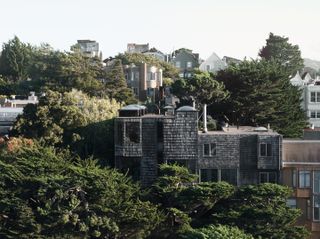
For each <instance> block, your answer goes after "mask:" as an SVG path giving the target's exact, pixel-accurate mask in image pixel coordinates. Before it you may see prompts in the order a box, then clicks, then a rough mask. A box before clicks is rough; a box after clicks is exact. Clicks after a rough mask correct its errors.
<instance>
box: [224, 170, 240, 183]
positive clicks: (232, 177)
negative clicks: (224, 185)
mask: <svg viewBox="0 0 320 239" xmlns="http://www.w3.org/2000/svg"><path fill="white" fill-rule="evenodd" d="M221 181H226V182H228V183H230V184H233V185H237V170H236V169H221Z"/></svg>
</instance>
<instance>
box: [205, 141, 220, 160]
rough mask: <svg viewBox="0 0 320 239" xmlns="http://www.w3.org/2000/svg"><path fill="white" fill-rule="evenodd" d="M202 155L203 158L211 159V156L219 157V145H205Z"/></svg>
mask: <svg viewBox="0 0 320 239" xmlns="http://www.w3.org/2000/svg"><path fill="white" fill-rule="evenodd" d="M206 146H207V147H208V148H207V149H206ZM207 150H208V151H207ZM206 152H208V153H206ZM202 154H203V157H211V156H215V155H217V144H216V143H203V146H202Z"/></svg>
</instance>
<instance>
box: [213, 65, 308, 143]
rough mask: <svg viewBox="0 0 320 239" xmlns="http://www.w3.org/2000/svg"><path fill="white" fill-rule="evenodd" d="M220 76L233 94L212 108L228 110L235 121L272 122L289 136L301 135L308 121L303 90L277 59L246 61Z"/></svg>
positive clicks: (258, 123)
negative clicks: (293, 82) (303, 106)
mask: <svg viewBox="0 0 320 239" xmlns="http://www.w3.org/2000/svg"><path fill="white" fill-rule="evenodd" d="M217 80H218V81H219V82H222V83H224V85H225V87H226V90H228V91H229V93H230V97H229V98H228V99H227V100H225V101H223V102H222V103H221V104H215V105H213V107H212V108H211V112H214V113H215V114H219V113H220V114H221V113H222V114H224V115H226V116H227V118H228V119H229V123H231V124H235V125H251V126H267V124H270V125H271V127H272V128H273V129H275V130H276V131H277V132H278V133H280V134H283V135H284V136H285V137H299V136H301V134H302V130H303V128H304V127H306V125H307V119H306V116H305V114H304V112H303V110H302V108H301V97H300V96H301V90H300V89H298V88H297V87H295V86H292V85H291V84H290V82H289V76H288V73H287V72H286V71H285V70H284V69H283V67H282V66H281V65H279V64H278V63H277V62H275V61H265V60H261V61H243V62H242V63H240V64H238V65H233V66H230V67H229V68H227V69H226V70H224V71H219V73H218V75H217Z"/></svg>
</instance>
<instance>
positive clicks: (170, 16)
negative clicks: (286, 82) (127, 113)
mask: <svg viewBox="0 0 320 239" xmlns="http://www.w3.org/2000/svg"><path fill="white" fill-rule="evenodd" d="M0 9H1V11H0V23H1V24H0V44H1V45H2V44H3V43H4V42H7V41H8V40H9V39H12V38H13V36H14V35H17V36H18V37H19V38H20V39H21V40H22V41H23V42H29V43H31V44H35V45H39V44H40V43H42V42H44V43H49V44H50V45H51V46H52V47H53V48H55V49H59V50H69V49H70V46H71V45H73V44H75V43H76V41H77V40H78V39H91V40H96V41H98V42H99V44H100V50H101V51H102V52H103V57H104V58H107V57H109V56H114V55H115V54H117V53H119V52H123V51H125V50H126V46H127V43H149V44H150V46H151V47H156V48H157V49H159V50H161V51H162V52H164V53H169V52H171V51H172V50H173V49H178V48H181V47H186V48H189V49H192V50H193V51H194V52H196V53H200V57H201V58H202V59H205V58H207V57H208V56H209V55H211V53H212V52H216V53H217V54H218V55H219V56H220V57H223V56H224V55H227V56H231V57H236V58H239V59H243V58H244V57H248V58H256V57H257V54H258V51H259V49H260V48H261V47H262V46H263V45H264V44H265V39H266V38H267V37H268V35H269V32H273V33H274V34H277V35H281V36H287V37H289V40H290V42H291V43H293V44H298V45H299V47H300V50H301V52H302V57H306V58H311V59H316V60H320V30H319V24H320V1H319V0H219V1H218V0H113V1H111V0H0Z"/></svg>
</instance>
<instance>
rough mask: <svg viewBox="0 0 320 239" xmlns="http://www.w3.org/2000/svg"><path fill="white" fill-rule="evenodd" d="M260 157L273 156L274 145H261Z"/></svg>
mask: <svg viewBox="0 0 320 239" xmlns="http://www.w3.org/2000/svg"><path fill="white" fill-rule="evenodd" d="M260 156H272V145H271V144H266V143H261V144H260Z"/></svg>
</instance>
